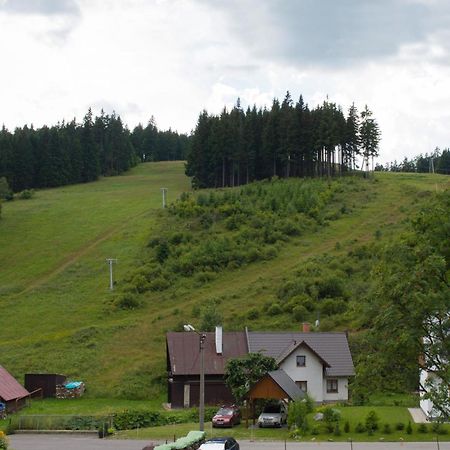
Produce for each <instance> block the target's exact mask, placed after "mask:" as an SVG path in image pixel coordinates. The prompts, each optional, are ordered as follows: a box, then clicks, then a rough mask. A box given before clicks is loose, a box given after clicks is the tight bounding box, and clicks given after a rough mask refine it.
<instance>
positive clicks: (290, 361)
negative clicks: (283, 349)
mask: <svg viewBox="0 0 450 450" xmlns="http://www.w3.org/2000/svg"><path fill="white" fill-rule="evenodd" d="M297 355H299V356H305V357H306V365H305V367H297ZM280 369H283V370H284V371H285V372H286V373H287V374H288V375H289V376H290V377H291V378H292V379H293V380H294V381H307V382H308V394H309V395H310V396H311V397H312V398H313V399H314V400H315V401H316V402H322V401H323V400H324V398H323V392H324V390H323V365H322V363H321V362H320V361H319V359H318V358H317V356H316V355H315V354H314V353H312V352H311V351H310V350H309V349H308V348H306V347H302V346H301V347H299V348H298V349H297V350H295V351H294V352H292V353H291V354H290V355H289V356H288V357H287V358H286V359H285V360H284V361H283V362H282V363H281V364H280Z"/></svg>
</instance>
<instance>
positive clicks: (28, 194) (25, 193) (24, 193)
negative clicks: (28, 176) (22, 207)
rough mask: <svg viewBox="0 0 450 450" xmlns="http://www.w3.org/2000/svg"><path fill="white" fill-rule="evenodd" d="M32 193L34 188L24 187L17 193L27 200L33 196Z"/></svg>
mask: <svg viewBox="0 0 450 450" xmlns="http://www.w3.org/2000/svg"><path fill="white" fill-rule="evenodd" d="M34 194H35V192H34V189H25V190H23V191H22V192H20V193H19V198H20V199H21V200H29V199H30V198H33V197H34Z"/></svg>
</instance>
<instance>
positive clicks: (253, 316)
mask: <svg viewBox="0 0 450 450" xmlns="http://www.w3.org/2000/svg"><path fill="white" fill-rule="evenodd" d="M258 317H259V309H258V308H252V309H250V310H249V311H248V313H247V318H248V319H249V320H255V319H257V318H258Z"/></svg>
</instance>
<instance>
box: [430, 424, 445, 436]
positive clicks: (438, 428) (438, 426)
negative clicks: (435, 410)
mask: <svg viewBox="0 0 450 450" xmlns="http://www.w3.org/2000/svg"><path fill="white" fill-rule="evenodd" d="M432 430H433V432H434V433H436V434H448V430H447V429H446V428H443V427H442V424H441V423H439V422H434V423H433V425H432Z"/></svg>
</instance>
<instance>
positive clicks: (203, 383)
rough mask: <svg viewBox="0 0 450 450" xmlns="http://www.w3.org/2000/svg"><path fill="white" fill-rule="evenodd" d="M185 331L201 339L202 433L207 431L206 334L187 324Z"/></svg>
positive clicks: (200, 404) (200, 418) (200, 419)
mask: <svg viewBox="0 0 450 450" xmlns="http://www.w3.org/2000/svg"><path fill="white" fill-rule="evenodd" d="M183 328H184V331H194V332H195V333H197V334H198V336H199V338H200V400H199V410H198V415H199V422H200V431H204V430H205V358H204V349H205V340H206V334H205V333H199V332H198V331H197V330H196V329H195V328H194V327H193V326H192V325H190V324H187V325H184V326H183Z"/></svg>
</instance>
